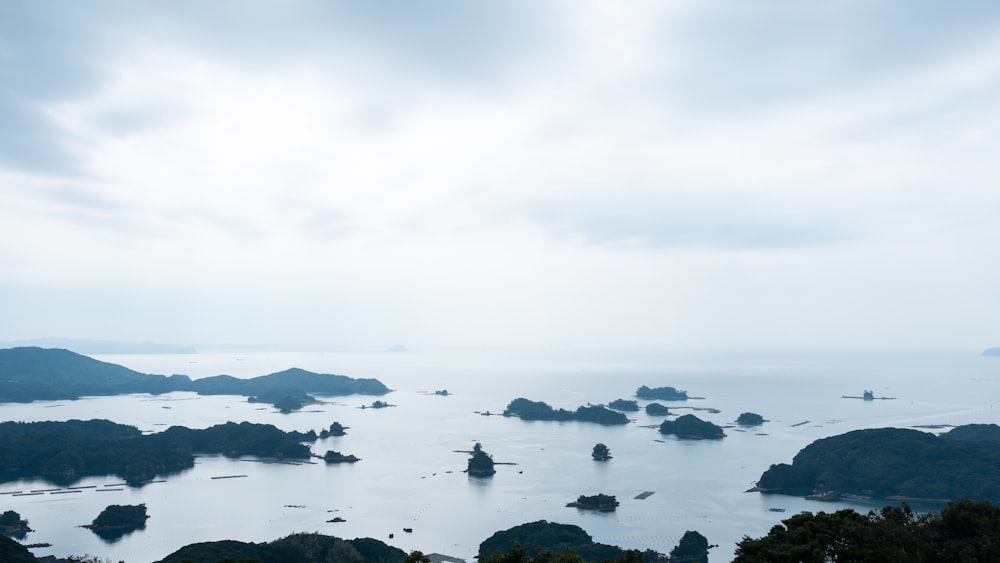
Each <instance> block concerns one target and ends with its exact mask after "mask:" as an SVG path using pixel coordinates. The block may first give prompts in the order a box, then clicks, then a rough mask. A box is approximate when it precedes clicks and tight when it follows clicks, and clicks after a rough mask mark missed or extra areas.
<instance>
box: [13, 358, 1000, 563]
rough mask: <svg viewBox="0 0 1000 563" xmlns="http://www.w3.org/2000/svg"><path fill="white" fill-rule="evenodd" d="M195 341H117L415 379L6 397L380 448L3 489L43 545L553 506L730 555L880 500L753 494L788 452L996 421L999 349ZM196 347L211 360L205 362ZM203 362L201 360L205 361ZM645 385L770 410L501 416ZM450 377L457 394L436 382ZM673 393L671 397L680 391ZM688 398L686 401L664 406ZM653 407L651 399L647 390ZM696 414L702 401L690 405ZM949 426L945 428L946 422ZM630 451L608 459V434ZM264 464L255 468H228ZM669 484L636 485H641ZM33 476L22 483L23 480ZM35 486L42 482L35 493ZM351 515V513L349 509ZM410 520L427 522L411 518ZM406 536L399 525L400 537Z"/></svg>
mask: <svg viewBox="0 0 1000 563" xmlns="http://www.w3.org/2000/svg"><path fill="white" fill-rule="evenodd" d="M236 357H237V356H234V355H228V354H199V355H196V356H190V357H186V356H120V357H112V356H103V357H101V358H100V359H102V360H105V361H111V362H114V363H119V364H122V365H125V366H127V367H129V368H132V369H136V370H138V371H144V372H151V373H164V374H170V373H187V374H189V375H192V376H195V377H204V376H208V375H217V374H220V373H229V374H232V375H235V376H237V377H252V376H256V375H262V374H265V373H271V372H275V371H280V370H282V369H286V368H289V367H301V368H305V369H310V370H312V371H318V372H327V373H340V374H345V375H350V376H353V377H377V378H379V379H380V380H382V381H383V382H384V383H386V385H388V386H389V387H390V388H393V389H396V391H395V392H393V393H392V395H391V396H390V398H391V400H390V402H391V403H393V404H395V405H398V406H397V407H396V408H391V409H361V408H360V407H361V406H362V405H367V404H370V403H371V401H372V398H371V397H364V396H353V397H338V398H336V399H335V400H332V401H330V402H327V403H325V404H321V405H316V406H315V408H313V407H310V408H309V409H308V411H307V412H298V413H293V414H289V415H282V414H279V413H277V412H276V411H274V409H271V408H269V407H268V408H262V407H261V405H259V404H252V403H248V402H247V401H246V399H245V398H243V397H232V396H204V397H199V396H197V395H193V394H190V393H171V394H167V395H162V396H155V397H154V396H148V395H130V396H123V397H111V398H87V399H82V400H79V401H58V402H54V403H34V404H30V405H20V404H16V405H14V404H12V405H0V420H23V421H32V420H68V419H72V418H78V419H90V418H106V419H109V420H112V421H114V422H119V423H126V424H133V425H135V426H137V427H138V428H139V429H140V430H143V431H153V432H158V431H162V430H164V429H166V428H167V427H169V426H171V425H185V426H189V427H193V428H205V427H207V426H211V425H213V424H221V423H224V422H228V421H235V422H241V421H250V422H261V423H269V424H274V425H275V426H278V427H279V428H282V429H284V430H298V431H301V432H305V431H308V430H316V431H320V430H322V429H324V428H328V427H329V425H330V424H331V423H332V422H334V421H337V422H340V423H342V424H343V425H344V426H346V427H348V430H347V435H346V436H342V437H331V438H326V439H324V440H319V441H317V442H316V443H314V444H311V446H312V449H313V452H314V453H317V454H322V453H323V452H325V451H326V450H337V451H341V452H343V453H345V454H353V455H356V456H358V457H359V458H361V461H359V462H358V463H354V464H335V465H327V464H324V463H317V464H304V465H287V464H270V463H261V462H260V460H253V459H228V458H225V457H222V456H200V457H198V458H197V459H196V461H195V466H194V468H192V469H190V470H187V471H184V472H182V473H179V474H176V475H171V476H168V477H166V479H165V482H162V483H152V484H148V485H146V486H144V487H141V488H135V487H128V486H121V484H120V480H119V479H118V478H116V477H113V476H97V477H88V478H86V479H83V480H81V481H79V482H77V483H74V484H73V486H74V487H89V488H82V489H78V491H79V492H76V493H72V494H54V493H57V492H59V491H43V492H40V493H39V494H34V493H31V491H32V490H42V489H49V488H53V486H52V485H51V484H48V483H45V482H43V481H34V480H27V481H26V480H19V481H15V482H9V483H6V484H4V485H0V511H2V510H11V509H12V510H16V511H17V512H19V513H20V514H21V516H22V517H23V518H26V519H27V520H29V522H30V525H31V527H32V528H33V529H35V530H36V531H34V532H32V533H30V534H28V537H27V538H26V540H25V542H26V543H51V544H52V547H50V548H39V549H35V550H34V552H35V553H36V554H37V555H47V554H54V555H59V556H63V555H68V554H83V553H89V554H91V555H97V556H101V557H107V558H110V559H111V560H114V561H118V560H125V561H127V562H129V563H144V562H148V561H153V560H156V559H159V558H162V557H164V556H165V555H167V554H168V553H170V552H172V551H174V550H176V549H177V548H179V547H181V546H183V545H186V544H189V543H194V542H200V541H212V540H219V539H235V540H242V541H255V542H261V541H271V540H274V539H277V538H279V537H282V536H285V535H288V534H291V533H293V532H313V531H315V532H321V533H326V534H331V535H336V536H339V537H346V538H354V537H366V536H367V537H374V538H376V539H380V540H383V541H386V542H387V543H390V544H391V545H394V546H397V547H399V548H401V549H404V550H407V551H409V550H412V549H420V550H421V551H424V552H425V553H426V552H439V553H446V554H449V555H455V556H459V557H464V558H466V559H468V558H470V557H471V556H472V555H474V554H475V553H476V551H477V549H478V544H479V543H480V542H481V541H483V540H484V539H486V538H487V537H489V536H490V535H491V534H492V533H493V532H495V531H497V530H501V529H506V528H510V527H512V526H515V525H518V524H522V523H525V522H530V521H535V520H541V519H545V520H549V521H554V522H561V523H567V524H576V525H579V526H581V527H582V528H584V529H585V530H586V531H587V532H589V533H590V534H591V535H592V536H594V538H595V540H596V541H600V542H605V543H613V544H616V545H621V546H623V547H627V548H639V549H646V548H650V549H655V550H657V551H661V552H667V551H669V550H670V549H671V548H672V547H673V546H674V545H675V544H676V543H677V541H678V540H679V539H680V537H681V536H682V535H683V534H684V532H685V531H687V530H697V531H699V532H701V533H702V534H704V535H705V536H706V537H707V538H708V539H709V542H710V543H713V544H719V546H720V547H718V548H716V549H714V550H713V551H712V559H713V561H725V560H728V559H729V558H730V557H731V555H732V552H733V547H734V545H735V543H736V542H737V541H739V539H740V538H741V537H742V536H743V535H745V534H746V535H751V536H759V535H762V534H765V533H767V531H768V530H769V529H770V527H771V526H772V525H774V524H775V523H777V522H779V521H780V520H781V519H783V518H787V517H789V516H791V515H793V514H795V513H796V512H799V511H801V510H810V511H818V510H827V511H830V510H834V509H838V508H841V507H846V506H852V507H856V508H859V509H861V510H867V509H869V508H871V507H874V506H875V505H874V504H872V503H869V504H864V503H853V504H847V503H818V502H813V501H806V500H804V499H798V498H793V497H785V496H780V495H760V494H756V493H745V492H744V491H746V490H747V489H749V488H750V487H751V486H753V483H754V481H755V480H756V479H757V478H758V477H759V476H760V474H761V473H762V472H763V471H764V470H765V469H767V467H768V466H769V465H770V464H772V463H778V462H789V461H790V460H791V458H792V456H793V455H794V454H795V453H796V452H797V451H798V450H799V449H801V448H802V447H804V446H805V445H807V444H809V443H810V442H812V441H813V440H815V439H817V438H821V437H825V436H830V435H834V434H840V433H843V432H847V431H849V430H853V429H857V428H865V427H885V426H897V427H910V426H918V425H934V424H956V425H957V424H965V423H971V422H996V418H997V416H996V415H995V412H994V410H993V405H992V404H991V401H992V397H997V396H1000V395H998V393H997V390H998V385H1000V373H998V371H1000V360H998V359H995V358H980V357H977V356H976V355H975V353H974V352H969V353H968V354H920V355H913V354H910V355H902V354H896V355H889V354H884V355H876V354H869V355H864V356H856V355H855V356H837V355H822V356H809V355H803V354H799V355H785V356H753V357H746V356H744V357H736V356H728V357H722V356H703V357H684V358H679V357H675V356H670V355H662V356H655V355H637V356H636V357H635V358H634V359H632V360H630V359H629V357H628V356H620V355H619V356H615V357H613V358H612V359H610V360H609V359H606V358H605V359H602V358H600V357H597V356H596V355H591V356H589V357H587V358H584V359H580V358H578V357H572V356H570V357H567V356H563V357H556V358H547V357H542V356H536V357H530V358H525V357H523V356H518V357H516V358H515V359H514V360H506V359H504V358H498V357H484V356H465V357H462V356H457V355H453V354H447V355H442V354H431V353H425V354H424V353H417V352H408V353H403V354H280V353H256V354H248V353H246V352H240V353H239V354H238V357H240V358H243V359H242V360H239V361H237V360H236V359H235V358H236ZM190 361H197V362H198V363H197V364H187V363H186V362H190ZM189 367H194V368H196V369H197V370H199V371H198V372H197V373H192V371H191V370H190V369H187V368H189ZM640 385H649V386H665V385H670V386H674V387H677V388H678V389H684V390H687V391H688V392H690V393H691V394H692V395H695V396H699V397H705V399H701V400H696V401H689V402H688V403H687V404H685V405H684V406H689V407H690V406H696V407H700V408H711V409H717V410H718V411H719V412H718V413H713V412H710V411H696V412H695V414H696V415H697V416H699V417H701V418H704V419H707V420H711V421H712V422H715V423H716V424H720V425H724V426H731V425H732V423H733V421H735V419H736V417H737V416H738V415H739V414H740V413H742V412H745V411H752V412H756V413H759V414H761V415H763V416H764V418H766V419H768V422H766V423H765V424H764V425H763V426H762V427H760V428H759V429H756V430H754V431H750V432H738V431H736V430H737V429H736V428H732V427H730V428H728V429H727V437H726V438H725V439H724V440H721V441H705V442H683V441H678V440H676V439H673V438H667V437H663V436H660V435H659V434H658V433H657V431H656V430H655V425H656V424H658V423H659V422H660V421H661V420H662V417H651V416H648V415H646V414H645V412H642V411H640V412H638V413H629V416H630V418H632V419H634V422H633V423H632V424H629V425H627V426H620V427H602V426H597V425H592V424H586V423H575V422H564V423H559V422H523V421H520V420H517V419H512V418H504V417H500V416H489V417H487V416H480V415H478V414H476V412H477V411H480V412H481V411H486V410H489V411H491V412H500V411H502V410H503V409H504V407H505V406H506V405H507V403H508V402H509V401H510V400H512V399H514V398H516V397H526V398H529V399H532V400H542V401H546V402H548V403H549V404H551V405H552V406H554V407H556V408H575V407H577V406H579V405H581V404H586V403H588V402H592V403H606V402H609V401H611V400H614V399H618V398H629V397H631V396H632V394H633V393H634V392H635V389H636V388H637V387H638V386H640ZM435 389H448V390H449V392H450V393H451V394H450V395H449V396H446V397H445V396H439V395H434V394H433V393H431V392H432V391H433V390H435ZM864 389H873V390H875V392H876V394H878V395H886V396H893V397H898V399H897V400H894V401H875V402H865V401H853V400H846V399H841V398H840V397H841V396H842V395H853V394H858V393H860V392H861V391H863V390H864ZM661 402H662V401H661ZM663 403H664V404H666V405H667V406H668V407H669V406H680V405H678V404H677V403H670V402H663ZM642 404H645V402H642ZM680 412H681V413H685V412H692V411H680ZM937 431H940V430H937ZM476 442H481V443H482V445H483V447H484V449H485V450H487V451H489V452H490V453H491V454H492V455H493V456H494V459H495V460H497V461H502V462H509V463H512V464H514V465H497V466H496V470H497V473H496V475H494V476H493V477H491V478H487V479H475V478H470V477H469V476H467V475H466V474H465V473H464V472H463V471H464V469H465V466H466V462H467V459H468V454H466V453H462V452H461V451H459V452H456V450H466V451H468V450H471V449H472V446H473V445H474V444H475V443H476ZM598 442H600V443H603V444H607V445H608V447H609V448H610V449H611V451H612V452H613V455H614V458H613V459H611V460H610V461H607V462H595V461H593V460H592V459H591V452H592V449H593V446H594V444H596V443H598ZM233 475H240V476H242V475H245V477H241V478H239V479H235V478H231V479H219V478H218V477H224V476H233ZM646 491H652V492H653V493H654V494H652V495H650V496H648V497H646V498H642V499H637V498H636V497H637V496H639V495H640V493H643V492H646ZM15 492H16V493H17V495H18V496H15ZM22 493H27V494H24V495H22ZM597 493H604V494H611V495H616V496H617V497H618V500H619V502H620V506H619V508H618V510H617V511H616V512H614V513H606V514H602V513H593V512H586V511H578V510H577V509H574V508H567V507H566V506H565V505H566V503H567V502H571V501H573V500H575V499H576V498H577V497H578V496H579V495H581V494H587V495H591V494H597ZM140 503H145V504H146V506H147V508H148V513H149V515H150V519H149V521H148V524H147V526H146V527H145V528H144V529H140V530H138V531H134V532H133V533H129V534H126V535H123V536H121V537H119V538H118V539H117V540H116V541H114V542H113V543H105V541H103V540H102V539H101V538H99V537H98V536H96V535H94V534H93V533H92V532H90V531H89V530H87V529H83V528H80V527H79V526H80V525H82V524H86V523H88V522H89V521H90V520H91V519H92V518H93V516H94V515H96V514H98V513H99V512H100V511H101V510H102V509H103V508H104V507H106V506H107V505H109V504H140ZM335 518H342V519H344V520H346V521H345V522H331V520H334V519H335ZM404 528H409V529H411V530H412V533H402V530H403V529H404ZM390 534H393V539H391V540H390V539H389V535H390Z"/></svg>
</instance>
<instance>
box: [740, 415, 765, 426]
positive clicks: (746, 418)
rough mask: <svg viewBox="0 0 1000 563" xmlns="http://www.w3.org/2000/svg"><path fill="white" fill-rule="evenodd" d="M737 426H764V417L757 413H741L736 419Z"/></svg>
mask: <svg viewBox="0 0 1000 563" xmlns="http://www.w3.org/2000/svg"><path fill="white" fill-rule="evenodd" d="M736 424H739V425H740V426H760V425H761V424H764V417H763V416H761V415H759V414H757V413H755V412H744V413H740V416H738V417H737V418H736Z"/></svg>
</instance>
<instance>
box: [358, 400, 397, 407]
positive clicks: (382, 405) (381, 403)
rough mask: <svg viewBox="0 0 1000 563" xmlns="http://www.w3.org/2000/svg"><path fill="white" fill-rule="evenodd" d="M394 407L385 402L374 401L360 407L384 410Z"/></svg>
mask: <svg viewBox="0 0 1000 563" xmlns="http://www.w3.org/2000/svg"><path fill="white" fill-rule="evenodd" d="M394 406H396V405H390V404H389V403H387V402H385V401H375V402H373V403H372V404H370V405H361V408H362V409H384V408H388V407H394Z"/></svg>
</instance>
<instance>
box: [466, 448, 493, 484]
mask: <svg viewBox="0 0 1000 563" xmlns="http://www.w3.org/2000/svg"><path fill="white" fill-rule="evenodd" d="M493 465H494V462H493V456H491V455H490V454H488V453H486V452H485V451H483V445H482V444H480V443H479V442H476V445H475V446H474V447H473V448H472V457H470V458H469V465H468V467H467V468H466V470H465V472H466V473H468V474H469V476H470V477H491V476H493V474H495V473H496V472H497V470H496V469H494V468H493Z"/></svg>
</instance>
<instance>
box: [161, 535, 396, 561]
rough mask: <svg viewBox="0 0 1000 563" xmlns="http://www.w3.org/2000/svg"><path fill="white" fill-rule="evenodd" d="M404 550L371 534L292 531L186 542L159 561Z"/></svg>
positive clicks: (390, 556) (347, 557)
mask: <svg viewBox="0 0 1000 563" xmlns="http://www.w3.org/2000/svg"><path fill="white" fill-rule="evenodd" d="M405 557H406V553H404V552H403V550H401V549H398V548H395V547H391V546H389V545H386V544H385V543H382V542H381V541H378V540H374V539H371V538H359V539H354V540H342V539H340V538H335V537H333V536H325V535H322V534H292V535H290V536H288V537H285V538H282V539H279V540H275V541H273V542H269V543H259V544H257V543H246V542H239V541H232V540H224V541H215V542H204V543H196V544H192V545H188V546H185V547H182V548H180V549H179V550H177V551H175V552H173V553H171V554H170V555H168V556H166V557H165V558H163V559H162V560H160V562H159V563H184V562H197V563H215V562H217V561H232V562H233V563H236V562H259V563H340V562H344V563H347V562H351V563H353V562H358V563H360V562H362V561H364V562H366V563H403V559H404V558H405Z"/></svg>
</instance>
